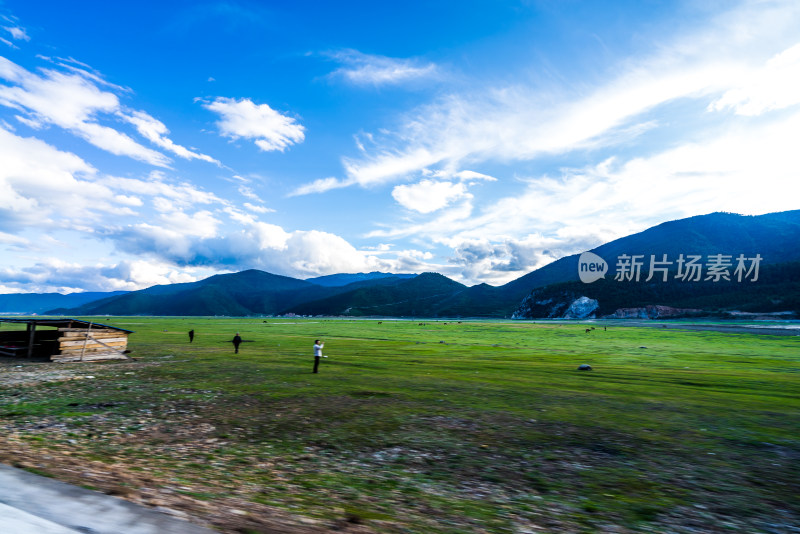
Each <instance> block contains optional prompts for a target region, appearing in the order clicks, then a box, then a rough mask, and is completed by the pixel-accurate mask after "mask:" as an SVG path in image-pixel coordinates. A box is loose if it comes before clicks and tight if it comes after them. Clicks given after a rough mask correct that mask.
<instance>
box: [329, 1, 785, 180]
mask: <svg viewBox="0 0 800 534" xmlns="http://www.w3.org/2000/svg"><path fill="white" fill-rule="evenodd" d="M757 4H758V8H756V7H755V5H751V4H747V3H745V4H744V7H742V8H740V9H738V10H734V11H733V12H732V13H728V14H725V15H721V16H719V17H718V18H717V19H716V20H714V21H712V22H711V24H710V25H709V27H707V28H705V29H704V30H703V31H702V32H697V33H695V34H690V35H681V36H678V37H677V38H676V39H675V40H674V41H673V42H672V43H671V44H661V45H660V46H659V47H658V48H655V47H654V48H655V52H649V53H647V54H646V55H643V56H642V57H638V58H631V59H629V60H628V61H627V62H625V63H620V68H619V69H617V70H616V71H614V72H615V73H616V75H615V77H613V78H611V79H609V80H606V81H604V82H602V83H600V84H597V85H595V86H594V87H592V86H591V85H589V83H588V82H587V83H584V84H580V85H571V86H565V87H559V86H554V87H549V88H543V86H542V85H541V84H537V85H533V84H525V83H524V82H522V83H517V84H515V85H509V86H505V87H488V88H487V87H486V85H485V84H483V85H479V86H477V87H476V88H475V89H470V90H467V91H463V92H461V93H460V94H459V93H454V94H449V95H446V96H443V97H441V98H440V99H439V100H438V101H435V102H433V103H431V104H428V105H425V106H422V107H420V108H419V109H417V110H415V111H413V112H411V113H408V114H406V115H404V116H403V117H402V118H401V122H400V124H399V125H398V126H397V127H395V128H393V129H391V130H389V131H387V132H385V133H382V134H381V135H375V136H374V137H373V141H374V143H373V144H372V147H371V148H370V149H368V150H367V149H365V150H364V151H363V154H362V155H361V156H359V157H357V158H356V157H349V158H343V160H342V163H343V165H344V168H345V171H346V179H345V180H344V181H343V183H352V184H358V185H361V186H368V185H373V184H382V183H389V182H393V181H397V180H404V179H407V178H408V176H410V175H415V174H417V173H419V172H421V171H422V170H423V169H426V168H427V169H431V168H433V169H435V168H441V169H445V170H447V169H452V168H458V167H462V166H464V165H465V164H466V163H469V164H474V163H476V162H477V163H481V162H499V163H509V164H510V163H514V162H518V161H532V160H535V159H536V158H540V157H542V156H553V155H556V156H560V155H564V154H568V153H574V152H576V151H585V150H588V149H591V150H598V149H603V148H608V147H614V146H620V144H621V143H627V142H630V141H631V139H632V138H634V136H636V135H642V134H644V133H646V132H649V131H652V130H653V129H654V128H656V127H657V126H658V122H655V121H654V120H653V115H657V113H658V112H659V111H660V110H661V109H663V106H665V105H668V104H674V103H677V102H686V101H688V100H694V101H696V102H698V103H699V104H700V106H704V105H707V104H708V103H709V102H711V101H715V100H716V99H718V98H719V96H720V95H723V94H726V92H728V91H732V92H731V93H728V94H727V95H726V97H723V99H722V100H720V101H719V103H718V104H717V106H718V107H719V106H721V107H725V106H730V107H735V108H736V109H737V110H738V111H739V112H744V110H745V109H746V108H745V107H744V104H746V103H748V102H749V103H750V104H749V106H750V107H751V108H752V109H755V110H760V109H761V108H762V107H764V106H769V107H771V108H774V107H776V106H777V107H785V106H788V105H792V104H793V103H795V102H797V100H798V98H800V97H798V96H797V95H798V94H800V91H798V90H797V85H798V82H797V79H798V76H797V61H798V60H797V54H798V52H797V50H796V49H795V48H793V46H795V45H796V43H797V33H796V27H797V25H798V24H799V23H800V9H798V4H797V3H794V5H792V3H788V2H763V3H757ZM787 43H788V45H789V46H792V48H788V49H787V48H786V47H787ZM776 50H778V51H781V50H785V52H784V53H783V54H780V55H778V56H776V57H775V58H774V59H773V60H772V61H770V62H769V64H768V65H767V66H766V67H765V66H764V62H765V61H766V60H767V59H769V58H770V57H772V56H773V55H775V54H776ZM743 80H758V81H756V82H753V86H746V87H745V88H744V89H742V87H741V84H742V83H743ZM742 91H744V93H742ZM743 94H744V95H747V96H742V95H743ZM757 95H761V96H757ZM765 98H766V101H764V100H763V99H765ZM752 99H756V100H752ZM753 106H754V107H753ZM680 118H681V117H675V116H673V115H670V114H668V115H666V116H665V118H664V119H663V120H664V122H665V123H668V124H669V123H672V124H674V123H675V122H676V121H678V120H680ZM709 120H710V119H709ZM717 120H719V119H717ZM363 147H364V146H363V145H361V148H363Z"/></svg>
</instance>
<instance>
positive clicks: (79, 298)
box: [0, 291, 126, 315]
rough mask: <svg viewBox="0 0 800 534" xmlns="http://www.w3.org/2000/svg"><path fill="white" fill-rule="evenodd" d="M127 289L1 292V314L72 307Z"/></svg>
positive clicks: (31, 312)
mask: <svg viewBox="0 0 800 534" xmlns="http://www.w3.org/2000/svg"><path fill="white" fill-rule="evenodd" d="M125 293H126V291H111V292H108V293H103V292H84V293H68V294H66V295H62V294H61V293H7V294H0V315H2V314H26V315H34V314H40V313H44V312H46V311H47V310H52V309H53V308H72V307H75V306H80V305H82V304H86V303H89V302H93V301H96V300H98V299H101V298H106V297H114V296H118V295H124V294H125Z"/></svg>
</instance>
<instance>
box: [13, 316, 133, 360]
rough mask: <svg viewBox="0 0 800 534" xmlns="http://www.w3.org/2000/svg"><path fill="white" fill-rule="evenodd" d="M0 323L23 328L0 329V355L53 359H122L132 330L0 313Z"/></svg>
mask: <svg viewBox="0 0 800 534" xmlns="http://www.w3.org/2000/svg"><path fill="white" fill-rule="evenodd" d="M0 323H10V324H20V325H22V324H24V325H25V330H22V329H21V328H20V329H15V330H6V329H3V330H0V355H2V356H17V357H25V358H36V359H50V360H52V361H54V362H78V361H96V360H126V359H128V356H127V354H126V353H127V347H128V335H130V334H132V333H133V331H131V330H125V329H124V328H118V327H116V326H109V325H105V324H100V323H94V322H90V321H84V320H81V319H44V318H42V319H38V318H36V319H30V318H28V319H22V318H16V317H11V318H9V317H0Z"/></svg>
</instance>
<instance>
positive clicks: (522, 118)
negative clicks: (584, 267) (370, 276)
mask: <svg viewBox="0 0 800 534" xmlns="http://www.w3.org/2000/svg"><path fill="white" fill-rule="evenodd" d="M798 28H800V4H799V3H798V2H796V1H745V2H740V3H737V2H727V1H726V2H715V1H710V2H669V1H656V0H653V1H638V2H619V1H614V2H601V1H591V2H589V1H569V0H566V1H555V0H541V1H536V0H527V1H513V2H512V1H466V0H465V1H459V2H452V1H448V2H445V1H438V2H437V1H425V2H410V1H407V2H374V1H364V2H300V1H298V2H272V1H245V0H239V1H232V0H230V1H210V2H188V1H186V2H180V1H175V2H148V1H141V0H139V1H136V2H129V1H126V0H120V1H117V2H54V1H53V2H50V1H36V2H30V1H5V2H0V293H14V292H49V291H59V292H72V291H84V290H90V291H109V290H119V289H122V290H133V289H141V288H144V287H148V286H150V285H153V284H164V283H173V282H184V281H191V280H196V279H200V278H204V277H206V276H209V275H211V274H215V273H219V272H232V271H239V270H243V269H249V268H256V269H262V270H266V271H269V272H273V273H277V274H283V275H288V276H293V277H297V278H307V277H313V276H318V275H324V274H332V273H338V272H366V271H375V270H380V271H393V272H424V271H436V272H440V273H442V274H445V275H447V276H449V277H451V278H453V279H456V280H459V281H461V282H464V283H466V284H469V285H471V284H476V283H482V282H486V283H489V284H495V285H496V284H502V283H505V282H508V281H510V280H513V279H515V278H517V277H519V276H521V275H523V274H526V273H527V272H530V271H532V270H534V269H536V268H538V267H541V266H543V265H545V264H547V263H549V262H551V261H553V260H554V259H557V258H559V257H561V256H564V255H568V254H573V253H577V252H581V251H583V250H587V249H589V248H592V247H594V246H597V245H599V244H602V243H604V242H607V241H610V240H612V239H615V238H618V237H622V236H624V235H628V234H631V233H634V232H638V231H641V230H643V229H645V228H647V227H650V226H653V225H655V224H658V223H661V222H664V221H667V220H672V219H677V218H682V217H687V216H691V215H697V214H703V213H709V212H713V211H731V212H736V213H743V214H761V213H767V212H772V211H781V210H789V209H798V208H800V200H798V199H800V185H798V169H800V149H798V147H797V140H798V137H799V136H798V134H799V133H800V31H798ZM687 252H691V251H687Z"/></svg>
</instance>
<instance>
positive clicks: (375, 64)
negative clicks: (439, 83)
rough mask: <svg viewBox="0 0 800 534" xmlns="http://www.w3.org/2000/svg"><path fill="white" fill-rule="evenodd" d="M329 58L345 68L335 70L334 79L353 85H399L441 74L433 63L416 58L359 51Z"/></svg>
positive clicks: (344, 52) (337, 53) (338, 53)
mask: <svg viewBox="0 0 800 534" xmlns="http://www.w3.org/2000/svg"><path fill="white" fill-rule="evenodd" d="M328 55H329V56H330V57H331V58H333V59H334V60H336V61H338V62H339V63H342V64H343V65H345V66H343V67H340V68H338V69H336V70H335V71H333V72H332V73H331V76H332V77H338V78H342V79H344V80H346V81H347V82H349V83H352V84H354V85H373V86H379V85H396V84H400V83H407V82H410V81H416V80H421V79H431V78H435V77H437V76H438V75H439V69H438V67H437V66H436V65H435V64H434V63H425V62H422V61H419V60H416V59H401V58H391V57H386V56H377V55H370V54H364V53H361V52H359V51H357V50H343V51H340V52H335V53H331V54H328Z"/></svg>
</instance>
